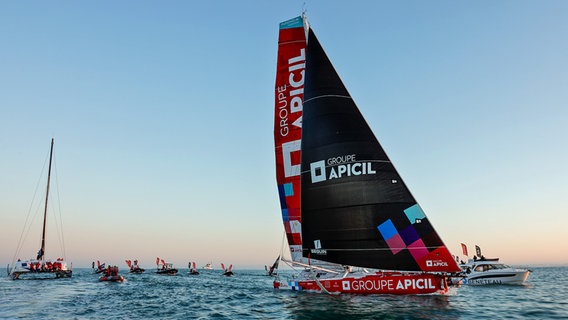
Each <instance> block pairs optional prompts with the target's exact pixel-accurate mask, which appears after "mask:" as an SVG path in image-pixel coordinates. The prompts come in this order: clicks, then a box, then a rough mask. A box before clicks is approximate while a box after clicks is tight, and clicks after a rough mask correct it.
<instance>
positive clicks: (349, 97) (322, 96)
mask: <svg viewBox="0 0 568 320" xmlns="http://www.w3.org/2000/svg"><path fill="white" fill-rule="evenodd" d="M330 97H331V98H346V99H352V98H351V96H344V95H338V94H325V95H321V96H317V97H313V98H310V99H308V100H304V104H305V103H306V102H310V101H312V100H315V99H319V98H330Z"/></svg>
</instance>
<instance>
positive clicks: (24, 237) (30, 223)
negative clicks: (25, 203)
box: [12, 153, 49, 264]
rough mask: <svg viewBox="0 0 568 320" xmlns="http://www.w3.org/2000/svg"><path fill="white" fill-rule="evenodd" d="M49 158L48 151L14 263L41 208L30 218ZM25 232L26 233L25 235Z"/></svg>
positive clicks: (13, 258) (13, 259)
mask: <svg viewBox="0 0 568 320" xmlns="http://www.w3.org/2000/svg"><path fill="white" fill-rule="evenodd" d="M47 159H49V153H47V155H46V158H45V160H44V162H43V167H42V169H41V172H40V174H39V178H38V180H37V184H36V187H35V190H34V195H33V197H32V201H31V202H30V206H29V207H28V213H27V215H26V220H25V222H24V226H23V227H22V232H21V233H20V239H19V240H18V246H17V247H16V252H15V253H14V256H13V257H12V264H14V263H15V262H16V256H18V255H19V254H20V251H21V250H22V248H23V245H24V240H25V239H27V237H28V234H29V232H30V229H31V225H32V221H33V220H34V219H35V217H36V216H37V212H38V210H39V208H38V209H36V214H34V216H33V218H32V219H31V220H30V215H31V212H32V208H33V207H34V202H35V201H36V199H37V191H38V190H39V185H40V183H41V182H42V176H43V173H44V172H45V167H46V165H47ZM39 205H41V201H40V202H39ZM28 222H29V225H28ZM26 227H27V231H26ZM24 233H25V235H24Z"/></svg>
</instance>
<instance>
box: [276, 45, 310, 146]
mask: <svg viewBox="0 0 568 320" xmlns="http://www.w3.org/2000/svg"><path fill="white" fill-rule="evenodd" d="M305 68H306V50H305V49H300V52H299V54H298V56H296V57H293V58H290V59H288V84H284V85H283V86H279V87H277V88H276V92H277V93H276V97H277V99H278V101H277V110H276V112H277V113H278V118H279V119H280V125H279V127H280V136H282V137H285V136H287V135H288V133H290V127H289V126H290V123H289V122H290V121H292V120H289V119H288V118H289V116H290V114H291V113H296V112H300V117H298V118H297V119H296V120H295V121H294V122H293V123H292V125H294V126H296V127H299V128H301V127H302V116H301V112H302V109H303V95H304V74H305V70H304V69H305Z"/></svg>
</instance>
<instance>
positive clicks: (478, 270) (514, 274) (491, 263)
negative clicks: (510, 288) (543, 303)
mask: <svg viewBox="0 0 568 320" xmlns="http://www.w3.org/2000/svg"><path fill="white" fill-rule="evenodd" d="M460 267H461V268H462V270H463V271H464V273H465V278H464V279H463V281H462V283H463V284H469V285H486V284H512V285H522V284H524V283H525V281H527V278H528V277H529V274H530V273H531V270H528V269H517V268H513V267H510V266H508V265H506V264H503V263H501V262H499V259H498V258H495V259H477V260H476V259H469V260H468V262H467V263H464V264H460Z"/></svg>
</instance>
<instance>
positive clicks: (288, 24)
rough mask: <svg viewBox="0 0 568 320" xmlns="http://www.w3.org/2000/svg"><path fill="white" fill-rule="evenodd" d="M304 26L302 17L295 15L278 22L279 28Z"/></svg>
mask: <svg viewBox="0 0 568 320" xmlns="http://www.w3.org/2000/svg"><path fill="white" fill-rule="evenodd" d="M303 26H304V20H303V19H302V17H296V18H293V19H290V20H287V21H284V22H281V23H280V29H291V28H300V27H303Z"/></svg>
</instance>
